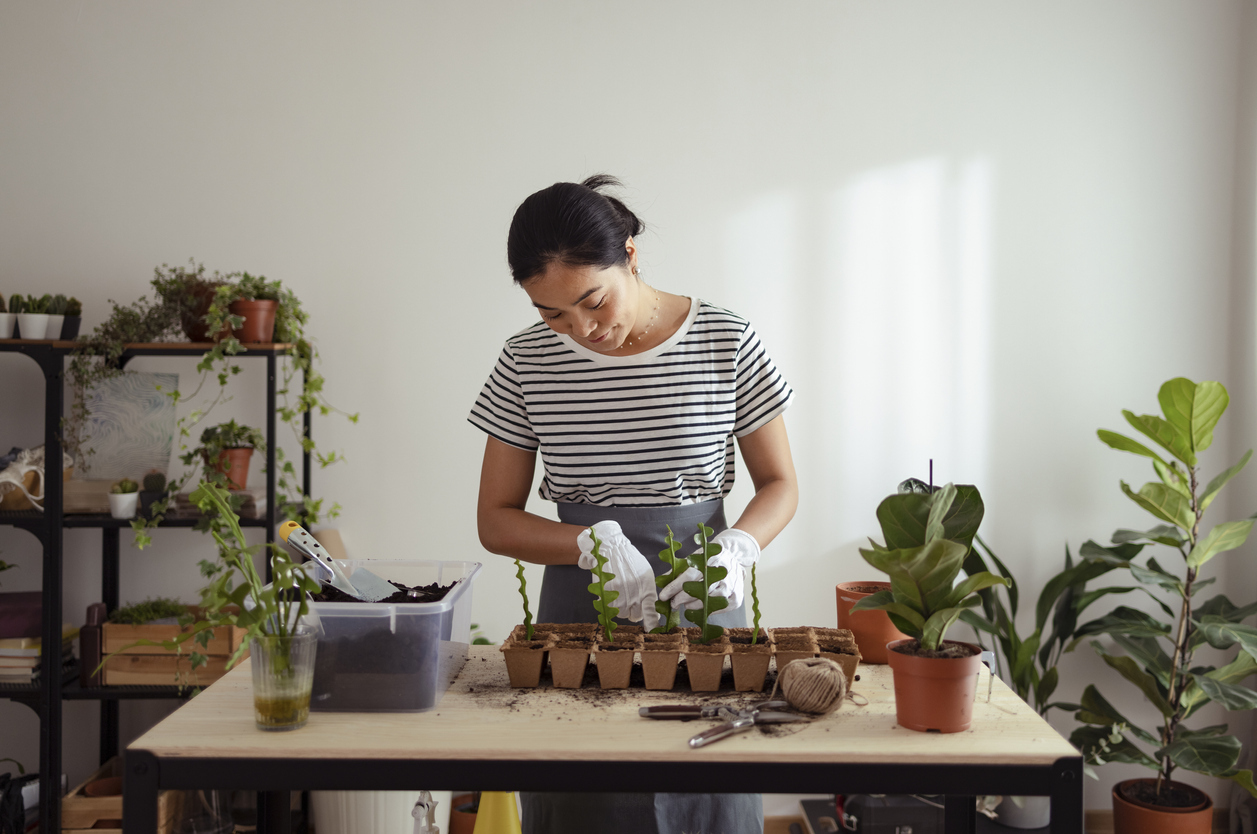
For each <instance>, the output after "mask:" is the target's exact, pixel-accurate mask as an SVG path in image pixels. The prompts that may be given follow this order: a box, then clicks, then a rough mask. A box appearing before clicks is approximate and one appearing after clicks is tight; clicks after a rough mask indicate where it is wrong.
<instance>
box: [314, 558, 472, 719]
mask: <svg viewBox="0 0 1257 834" xmlns="http://www.w3.org/2000/svg"><path fill="white" fill-rule="evenodd" d="M339 563H340V564H341V565H342V566H343V567H344V568H345V569H346V572H348V573H350V574H351V575H352V573H353V571H354V570H355V569H357V568H360V567H361V568H367V569H369V570H370V571H372V572H373V573H376V574H378V575H380V576H381V577H383V578H384V579H386V580H388V581H389V583H390V584H392V585H393V586H394V587H396V588H397V589H398V590H397V593H396V594H394V595H393V596H391V597H387V598H385V599H383V600H380V601H379V602H363V601H361V600H358V599H355V598H353V597H350V596H349V595H347V594H345V593H343V592H341V591H338V590H336V589H335V588H333V587H332V586H330V585H324V586H323V591H322V592H321V593H319V594H314V595H312V597H311V602H310V612H311V615H310V619H311V620H312V621H315V620H317V622H318V630H319V645H318V651H317V652H316V653H315V661H314V692H313V695H312V696H311V699H310V709H312V710H316V711H328V712H335V711H350V712H422V711H424V710H429V709H432V708H434V707H436V706H437V704H438V703H439V702H440V700H441V697H442V696H443V695H444V694H445V690H447V689H448V688H449V686H450V683H451V682H453V680H454V678H455V677H456V676H457V675H458V673H459V671H460V670H462V668H463V664H464V663H466V662H467V650H468V647H469V646H470V645H471V583H472V580H473V579H475V577H476V574H477V573H478V572H479V571H480V567H481V564H480V562H454V561H421V560H414V561H407V560H400V559H399V560H391V559H372V560H368V561H363V560H356V559H348V560H339ZM312 624H313V622H312Z"/></svg>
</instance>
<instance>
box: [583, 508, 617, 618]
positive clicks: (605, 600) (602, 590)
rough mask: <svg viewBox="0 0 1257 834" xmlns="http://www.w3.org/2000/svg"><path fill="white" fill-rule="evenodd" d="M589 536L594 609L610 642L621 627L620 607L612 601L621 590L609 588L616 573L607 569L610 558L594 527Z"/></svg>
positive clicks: (591, 590)
mask: <svg viewBox="0 0 1257 834" xmlns="http://www.w3.org/2000/svg"><path fill="white" fill-rule="evenodd" d="M589 538H590V539H592V540H593V543H594V547H593V551H592V553H591V555H592V556H593V557H594V566H593V568H592V569H591V570H590V573H591V574H592V575H593V578H594V581H593V582H590V583H589V593H591V594H593V595H594V610H595V611H597V612H598V624H599V625H601V626H602V633H603V634H604V635H606V638H607V642H608V643H610V642H611V640H612V639H613V638H612V634H614V632H615V630H616V628H618V627H619V624H618V623H616V621H615V618H616V617H617V616H618V615H619V613H620V609H619V608H616V607H615V606H614V605H612V603H614V602H615V601H616V599H617V598H618V597H619V596H620V592H619V591H610V590H608V589H607V583H608V582H610V581H611V580H613V579H615V574H614V573H611V572H610V571H608V570H607V562H608V561H609V560H608V559H607V557H606V556H604V555H602V540H601V539H599V538H598V534H597V533H596V532H595V531H594V528H592V527H590V528H589Z"/></svg>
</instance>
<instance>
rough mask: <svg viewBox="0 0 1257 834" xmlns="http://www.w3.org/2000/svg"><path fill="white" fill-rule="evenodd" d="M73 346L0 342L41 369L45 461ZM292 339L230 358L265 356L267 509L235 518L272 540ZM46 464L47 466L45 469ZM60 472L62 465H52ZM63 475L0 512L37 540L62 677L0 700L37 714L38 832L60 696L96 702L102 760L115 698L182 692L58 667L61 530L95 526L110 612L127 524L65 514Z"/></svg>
mask: <svg viewBox="0 0 1257 834" xmlns="http://www.w3.org/2000/svg"><path fill="white" fill-rule="evenodd" d="M77 347H78V344H77V343H75V342H61V341H45V340H26V339H5V340H0V353H22V354H25V355H26V356H28V357H30V358H31V359H32V360H33V361H34V362H35V363H36V364H37V365H38V366H39V368H40V370H41V371H42V372H43V375H44V459H45V461H60V460H61V451H62V450H61V435H60V424H61V418H62V415H63V413H64V408H65V402H64V400H65V397H64V384H63V383H64V374H65V358H66V356H68V355H69V354H70V353H72V352H73V351H74V350H75V349H76V348H77ZM211 347H213V345H210V344H204V343H191V342H182V343H180V342H170V343H155V344H136V345H128V346H127V349H126V351H125V352H124V353H123V354H122V357H121V358H120V360H119V362H120V364H121V365H122V366H124V367H125V365H126V364H127V363H128V362H129V361H130V360H131V359H133V358H135V357H137V356H176V357H177V356H182V357H193V356H199V355H201V354H204V353H205V352H206V351H208V350H209V349H210V348H211ZM291 349H292V345H288V344H280V343H276V344H254V345H249V346H247V348H246V349H245V351H244V352H242V353H239V354H237V355H236V356H235V357H233V358H239V359H250V358H262V359H265V360H266V371H267V374H266V512H265V514H264V516H263V517H262V518H247V519H241V526H243V527H263V528H265V529H266V541H267V543H270V542H272V541H274V537H275V525H276V523H277V521H278V519H277V515H276V507H275V472H276V470H275V422H276V419H275V397H276V389H277V384H276V379H277V371H278V363H279V358H280V357H281V356H284V355H286V354H288V353H289V352H290V351H291ZM303 428H304V432H305V436H306V437H307V438H309V436H310V413H309V412H306V414H305V417H304V426H303ZM302 464H303V465H302V493H303V494H304V495H307V496H308V495H309V494H310V479H311V478H310V476H311V468H310V454H309V452H306V451H304V450H303V452H302ZM51 469H52V467H49V466H47V465H46V466H45V471H49V470H51ZM56 470H57V471H59V470H60V466H59V465H58V466H57V467H56ZM62 501H63V487H62V481H61V478H55V477H54V478H45V479H44V510H43V511H42V512H41V511H39V510H28V511H23V512H0V525H7V526H12V527H19V528H21V529H23V530H26V531H27V532H29V533H31V534H32V535H33V536H35V538H37V539H39V541H40V544H41V545H43V549H44V558H43V575H42V580H43V581H42V585H41V588H42V592H43V593H42V605H43V610H42V612H41V614H42V623H41V626H42V628H41V633H40V638H41V646H42V653H41V656H40V668H41V669H43V670H48V669H53V668H60V669H61V674H60V675H49V674H41V675H40V678H39V680H38V681H35V682H32V683H30V684H2V685H0V698H5V699H8V700H12V701H18V702H20V703H24V704H26V705H27V706H29V707H30V708H31V709H32V710H34V711H35V713H36V714H37V715H38V716H39V773H40V791H39V819H40V830H41V831H44V832H49V833H50V834H59V832H60V831H61V791H60V784H59V782H60V774H61V769H62V765H61V762H62V758H61V752H62V751H61V741H62V711H61V704H62V701H66V700H76V701H99V702H100V760H101V762H104V761H105V760H106V759H108V758H109V757H111V756H114V755H116V754H117V752H118V703H119V702H120V701H123V700H137V699H165V698H186V697H188V695H189V694H190V690H188V689H187V688H181V687H177V686H105V687H94V688H87V689H85V688H82V687H80V686H79V680H78V678H79V669H78V665H77V663H76V664H71V665H69V666H64V667H63V666H62V663H61V624H62V622H63V621H64V617H63V612H62V609H61V589H62V583H63V581H64V570H63V558H62V557H63V533H64V531H65V530H66V529H67V528H78V529H82V528H93V529H99V530H100V531H101V601H102V602H104V603H105V605H106V607H107V608H108V609H109V610H110V611H113V610H114V609H116V608H117V607H118V598H119V590H120V584H121V582H120V580H121V567H120V561H121V559H120V556H121V554H120V549H121V548H120V544H121V536H120V533H121V531H122V530H123V529H130V522H129V521H124V520H119V519H115V518H112V517H110V516H108V515H71V516H66V515H65V514H64V513H63V509H62V507H63V504H62ZM195 523H196V519H194V518H174V519H167V520H165V521H163V522H162V524H161V526H162V527H192V526H193V525H194V524H195Z"/></svg>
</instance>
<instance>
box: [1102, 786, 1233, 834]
mask: <svg viewBox="0 0 1257 834" xmlns="http://www.w3.org/2000/svg"><path fill="white" fill-rule="evenodd" d="M1139 782H1144V783H1147V782H1154V783H1155V782H1156V780H1155V779H1127V780H1126V781H1124V782H1118V783H1117V784H1116V785H1114V786H1113V834H1209V832H1210V831H1211V830H1212V829H1213V800H1212V799H1210V798H1209V795H1208V794H1206V793H1205V792H1204V791H1200V790H1197V789H1196V788H1193V787H1191V786H1190V785H1185V784H1183V783H1182V782H1174V781H1171V782H1170V784H1171V785H1172V786H1174V787H1176V788H1182V789H1186V790H1189V791H1192V792H1194V793H1198V794H1200V796H1201V797H1203V800H1202V801H1201V802H1200V803H1198V804H1196V805H1192V806H1190V807H1186V808H1170V807H1167V806H1164V805H1151V804H1149V803H1147V802H1141V801H1140V800H1138V799H1134V798H1132V797H1128V796H1125V795H1124V794H1123V792H1122V788H1123V787H1124V786H1127V785H1132V784H1135V783H1139Z"/></svg>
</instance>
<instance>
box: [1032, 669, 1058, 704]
mask: <svg viewBox="0 0 1257 834" xmlns="http://www.w3.org/2000/svg"><path fill="white" fill-rule="evenodd" d="M1059 681H1060V673H1059V672H1057V670H1056V667H1055V666H1053V667H1052V668H1051V669H1048V670H1047V671H1046V672H1044V673H1043V677H1042V678H1041V679H1040V680H1039V685H1038V686H1037V687H1035V690H1034V704H1035V708H1036V709H1038V711H1039V714H1040V715H1042V714H1043V713H1044V712H1046V711H1047V708H1048V707H1047V704H1048V698H1051V697H1052V693H1053V692H1055V691H1056V685H1057V683H1058V682H1059Z"/></svg>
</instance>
